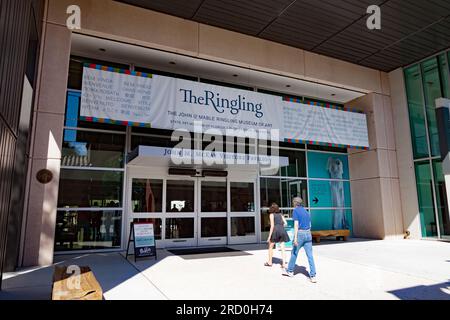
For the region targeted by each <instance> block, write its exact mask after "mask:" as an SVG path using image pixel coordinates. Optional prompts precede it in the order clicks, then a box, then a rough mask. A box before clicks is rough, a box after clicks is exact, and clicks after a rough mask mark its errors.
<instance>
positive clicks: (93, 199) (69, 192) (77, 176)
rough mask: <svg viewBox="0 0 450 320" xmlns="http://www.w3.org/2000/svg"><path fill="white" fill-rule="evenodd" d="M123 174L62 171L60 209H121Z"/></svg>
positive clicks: (94, 171)
mask: <svg viewBox="0 0 450 320" xmlns="http://www.w3.org/2000/svg"><path fill="white" fill-rule="evenodd" d="M122 177H123V174H122V172H114V171H100V170H72V169H62V170H61V175H60V180H59V193H58V207H59V208H62V207H86V208H88V207H103V208H105V207H106V208H112V207H121V206H122Z"/></svg>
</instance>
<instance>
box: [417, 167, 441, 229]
mask: <svg viewBox="0 0 450 320" xmlns="http://www.w3.org/2000/svg"><path fill="white" fill-rule="evenodd" d="M415 171H416V183H417V196H418V200H419V212H420V220H421V227H422V236H423V237H435V236H437V225H436V219H435V215H434V204H433V191H432V183H431V168H430V163H429V162H428V161H424V162H416V163H415Z"/></svg>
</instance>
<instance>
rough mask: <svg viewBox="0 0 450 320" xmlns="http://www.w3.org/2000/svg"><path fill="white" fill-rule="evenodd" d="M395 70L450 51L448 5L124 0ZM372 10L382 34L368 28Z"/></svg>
mask: <svg viewBox="0 0 450 320" xmlns="http://www.w3.org/2000/svg"><path fill="white" fill-rule="evenodd" d="M119 2H124V3H128V4H132V5H136V6H140V7H143V8H148V9H151V10H154V11H159V12H163V13H167V14H170V15H174V16H178V17H182V18H184V19H188V20H193V21H196V22H199V23H203V24H208V25H214V26H217V27H220V28H224V29H228V30H232V31H236V32H239V33H243V34H248V35H251V36H255V37H259V38H262V39H267V40H271V41H274V42H278V43H282V44H286V45H289V46H292V47H297V48H301V49H304V50H308V51H311V52H315V53H318V54H323V55H326V56H330V57H334V58H337V59H341V60H345V61H349V62H352V63H355V64H359V65H362V66H367V67H370V68H374V69H378V70H382V71H391V70H394V69H396V68H398V67H402V66H405V65H408V64H410V63H413V62H415V61H418V60H420V59H423V58H425V57H428V56H430V55H432V54H434V53H437V52H439V51H442V50H444V49H446V48H448V47H449V46H450V1H448V0H417V1H416V0H415V1H410V0H320V1H317V0H276V1H274V0H252V1H233V0H190V1H184V0H151V1H150V0H119ZM370 5H379V6H380V8H381V30H369V29H368V28H367V26H366V21H367V18H368V16H369V15H368V14H367V13H366V11H367V8H368V7H369V6H370Z"/></svg>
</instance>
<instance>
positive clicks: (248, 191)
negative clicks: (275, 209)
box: [230, 182, 255, 212]
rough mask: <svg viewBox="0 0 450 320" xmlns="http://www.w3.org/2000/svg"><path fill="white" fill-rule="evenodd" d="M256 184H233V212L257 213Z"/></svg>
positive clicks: (231, 184) (231, 189)
mask: <svg viewBox="0 0 450 320" xmlns="http://www.w3.org/2000/svg"><path fill="white" fill-rule="evenodd" d="M254 190H255V189H254V184H253V183H250V182H231V183H230V193H231V211H232V212H253V211H255V194H254Z"/></svg>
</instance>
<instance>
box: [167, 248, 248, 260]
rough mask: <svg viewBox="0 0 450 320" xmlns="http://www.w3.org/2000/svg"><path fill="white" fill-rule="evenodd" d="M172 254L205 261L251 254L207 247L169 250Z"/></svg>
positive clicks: (230, 249)
mask: <svg viewBox="0 0 450 320" xmlns="http://www.w3.org/2000/svg"><path fill="white" fill-rule="evenodd" d="M167 251H169V252H170V253H172V254H174V255H177V256H181V257H182V258H183V259H203V258H214V257H224V256H225V257H226V256H230V257H234V256H248V255H250V253H247V252H244V251H241V250H237V249H232V248H228V247H207V248H189V249H169V250H167Z"/></svg>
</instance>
